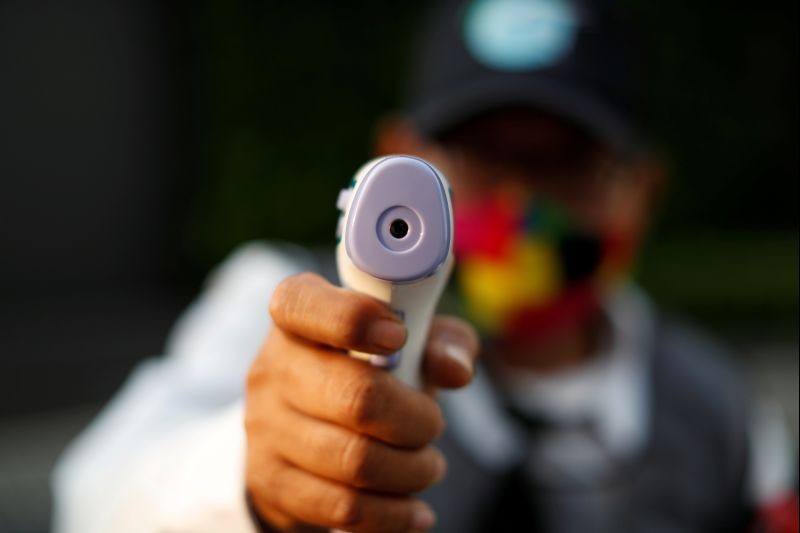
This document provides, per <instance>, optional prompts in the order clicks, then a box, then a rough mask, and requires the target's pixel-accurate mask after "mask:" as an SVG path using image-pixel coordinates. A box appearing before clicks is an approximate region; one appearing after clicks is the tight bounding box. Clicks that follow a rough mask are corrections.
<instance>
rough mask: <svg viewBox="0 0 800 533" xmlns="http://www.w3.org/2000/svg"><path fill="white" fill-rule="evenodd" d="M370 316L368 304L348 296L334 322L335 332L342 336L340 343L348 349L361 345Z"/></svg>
mask: <svg viewBox="0 0 800 533" xmlns="http://www.w3.org/2000/svg"><path fill="white" fill-rule="evenodd" d="M372 315H373V309H372V306H371V305H370V302H368V301H366V300H364V299H363V298H360V297H358V296H356V295H349V297H348V298H347V302H346V303H345V305H343V306H342V312H341V313H339V314H338V316H337V320H336V322H337V323H336V327H337V331H339V332H340V333H341V335H342V343H343V344H345V345H346V346H348V347H354V346H358V345H360V344H361V343H363V342H364V339H365V338H366V332H367V328H368V327H369V323H370V321H371V319H372Z"/></svg>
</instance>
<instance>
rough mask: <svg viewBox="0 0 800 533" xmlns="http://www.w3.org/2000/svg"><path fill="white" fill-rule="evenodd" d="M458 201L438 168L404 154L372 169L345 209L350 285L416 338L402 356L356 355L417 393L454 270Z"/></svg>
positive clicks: (357, 180)
mask: <svg viewBox="0 0 800 533" xmlns="http://www.w3.org/2000/svg"><path fill="white" fill-rule="evenodd" d="M450 196H451V195H450V186H449V184H448V183H447V180H446V178H445V177H444V176H443V175H442V173H441V172H439V171H438V170H437V169H435V168H434V167H433V166H432V165H430V164H428V163H427V162H425V161H423V160H422V159H418V158H416V157H409V156H402V155H396V156H388V157H383V158H378V159H373V160H372V161H369V162H368V163H366V164H365V165H364V166H363V167H361V169H360V170H359V171H358V172H357V173H356V175H355V177H354V178H353V180H352V182H351V183H350V187H349V188H347V189H344V190H342V191H341V193H340V194H339V201H338V202H337V207H338V208H339V209H340V210H341V211H342V214H341V216H340V217H339V228H338V230H337V238H338V244H337V246H336V263H337V267H338V270H339V278H340V279H341V282H342V285H344V286H345V287H347V288H349V289H352V290H355V291H358V292H361V293H364V294H367V295H369V296H372V297H373V298H377V299H378V300H381V301H383V302H385V303H386V304H388V305H389V307H390V308H391V309H392V310H393V311H394V312H395V313H396V314H397V315H398V316H399V317H400V318H401V319H402V320H403V321H404V322H405V325H406V328H407V331H408V337H407V340H406V343H405V345H404V346H403V348H402V349H401V350H400V351H399V352H397V353H394V354H392V355H389V356H383V355H375V354H365V353H358V352H351V355H353V356H355V357H358V358H360V359H365V360H367V361H369V362H370V363H372V364H374V365H378V366H382V367H386V368H390V369H391V371H392V373H393V374H394V375H395V376H397V377H398V378H399V379H400V380H401V381H403V382H405V383H406V384H408V385H410V386H412V387H414V388H417V389H418V388H420V387H421V385H422V382H421V376H420V370H421V363H422V355H423V351H424V349H425V341H426V339H427V337H428V330H429V327H430V322H431V318H432V317H433V313H434V311H435V309H436V304H437V302H438V301H439V297H440V296H441V294H442V291H443V289H444V287H445V285H446V284H447V279H448V277H449V276H450V271H451V270H452V268H453V207H452V200H451V197H450Z"/></svg>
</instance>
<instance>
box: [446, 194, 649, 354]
mask: <svg viewBox="0 0 800 533" xmlns="http://www.w3.org/2000/svg"><path fill="white" fill-rule="evenodd" d="M632 252H633V243H632V239H630V238H624V237H621V236H615V235H595V234H592V233H591V232H588V231H585V230H583V229H582V228H581V227H580V226H579V225H578V224H576V223H575V222H574V221H572V220H571V219H570V217H569V216H568V214H567V212H566V211H565V210H564V209H562V208H560V207H559V206H558V205H557V204H556V203H554V202H551V201H548V200H545V199H542V198H537V199H534V200H533V201H527V200H522V199H520V198H519V197H515V196H513V195H508V194H505V195H502V194H501V195H496V196H493V197H490V198H486V199H482V200H480V201H477V202H470V203H461V204H459V203H456V205H455V253H456V257H457V258H458V262H457V265H458V267H457V272H456V276H457V280H458V284H459V288H460V290H461V293H462V297H463V299H464V305H465V306H466V310H467V313H468V314H469V315H470V318H471V319H472V320H473V321H474V322H475V323H476V325H477V326H478V327H479V328H480V329H481V330H482V332H483V333H484V334H486V335H488V336H490V337H494V338H502V339H505V340H510V341H514V342H525V341H530V340H535V339H542V338H544V337H546V336H548V335H549V334H554V333H557V332H559V331H563V330H564V329H566V328H568V327H570V326H572V325H574V324H576V323H578V322H580V321H582V320H583V319H584V318H585V317H586V316H587V315H588V314H589V313H591V312H592V311H594V310H596V309H597V305H598V304H599V302H600V300H601V298H602V295H603V293H604V292H605V291H607V290H609V288H610V287H611V286H613V285H614V284H615V282H617V281H619V280H620V279H622V278H624V277H625V274H627V272H628V270H629V268H630V263H631V258H632Z"/></svg>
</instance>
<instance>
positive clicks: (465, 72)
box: [407, 0, 645, 150]
mask: <svg viewBox="0 0 800 533" xmlns="http://www.w3.org/2000/svg"><path fill="white" fill-rule="evenodd" d="M628 15H629V14H628V13H626V12H624V11H623V10H621V9H620V8H619V7H618V6H617V5H616V4H615V3H614V2H611V1H610V0H584V1H581V0H471V1H464V0H458V1H455V0H444V1H442V2H439V3H437V5H435V6H434V7H433V9H432V10H431V11H430V13H429V15H428V18H427V19H426V20H425V22H424V24H423V26H422V28H421V29H422V31H421V33H420V35H419V40H418V42H417V48H416V51H415V56H414V58H413V66H412V76H411V87H410V94H409V98H408V109H407V111H408V113H409V115H410V117H411V120H412V121H413V123H414V124H415V125H416V127H417V128H418V129H419V130H420V132H421V133H423V134H424V135H427V136H430V137H437V136H439V135H441V134H443V133H445V132H446V131H447V130H448V129H450V128H452V127H454V126H457V125H459V124H461V123H463V122H465V121H467V120H468V119H470V118H472V117H475V116H477V115H480V114H482V113H484V112H487V111H490V110H492V109H495V108H502V107H509V106H520V105H521V106H531V107H533V108H538V109H542V110H545V111H548V112H551V113H553V114H555V115H557V116H560V117H563V118H564V119H565V120H568V121H570V122H572V123H573V124H575V125H577V126H578V127H581V128H583V129H585V130H586V131H587V132H588V133H589V134H591V135H592V136H594V137H595V138H597V139H599V140H601V141H603V142H605V143H607V144H608V145H610V146H612V147H614V148H617V149H620V150H629V149H632V148H634V147H635V146H636V145H638V144H639V143H640V141H641V137H642V132H641V113H642V108H643V103H644V102H643V100H644V92H645V87H644V56H645V54H644V44H645V43H644V39H643V38H642V34H641V32H640V31H639V30H638V28H637V27H636V25H635V24H634V23H633V22H632V20H631V19H630V18H629V16H628Z"/></svg>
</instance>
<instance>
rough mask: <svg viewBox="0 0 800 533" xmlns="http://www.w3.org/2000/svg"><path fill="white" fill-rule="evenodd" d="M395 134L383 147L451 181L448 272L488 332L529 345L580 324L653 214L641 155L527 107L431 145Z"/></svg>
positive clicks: (495, 114) (592, 313)
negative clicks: (452, 253)
mask: <svg viewBox="0 0 800 533" xmlns="http://www.w3.org/2000/svg"><path fill="white" fill-rule="evenodd" d="M390 137H391V136H390ZM395 137H396V138H395V141H397V139H399V142H390V143H383V146H382V147H381V148H382V151H384V152H405V153H411V154H415V155H418V156H420V157H422V158H425V159H427V160H429V161H431V162H432V163H433V164H434V165H436V166H437V167H439V168H440V169H441V170H442V171H443V172H444V173H445V174H446V175H447V177H448V179H449V180H450V183H451V185H452V188H453V198H454V209H455V217H456V228H455V229H456V242H455V250H456V255H457V259H458V262H457V272H456V276H457V279H458V281H459V286H460V288H461V289H462V294H463V296H464V298H465V304H466V308H467V310H468V312H469V313H470V314H471V318H472V319H473V321H474V322H475V323H476V324H477V325H478V326H479V327H481V328H482V329H483V331H484V333H485V334H486V335H487V337H489V338H492V337H494V338H496V339H499V340H501V341H509V343H510V344H514V345H517V346H519V345H524V346H525V347H526V350H527V351H530V350H529V348H530V347H532V346H534V347H535V346H536V345H540V346H543V345H547V344H548V343H550V342H551V341H552V340H553V339H554V338H559V337H563V336H564V335H567V336H569V335H571V334H574V333H575V332H579V331H581V330H583V329H585V328H587V327H588V325H589V324H590V323H591V322H592V320H593V318H594V317H596V315H597V314H598V310H599V305H600V302H601V301H602V297H603V292H604V291H607V290H609V288H610V287H611V285H613V283H614V282H615V281H618V280H619V279H622V278H624V276H625V274H627V272H628V270H629V269H630V264H631V261H632V258H633V256H634V255H635V251H636V248H637V247H638V245H639V242H640V241H641V239H642V236H643V233H644V230H645V228H646V225H647V221H648V219H649V214H650V213H649V212H650V207H651V199H652V194H653V190H654V187H653V184H654V181H655V180H654V179H653V177H654V176H655V174H654V173H653V172H651V170H650V169H651V167H649V166H648V165H647V164H645V160H644V159H643V158H641V157H630V156H629V157H623V156H621V155H619V154H617V153H615V152H613V151H612V150H610V149H609V148H607V147H606V146H604V145H603V144H601V143H599V142H597V141H596V140H594V139H593V138H592V137H591V136H589V135H588V134H586V133H585V132H583V131H582V130H580V129H579V128H577V127H575V126H573V125H571V124H570V123H568V122H566V121H565V120H562V119H559V118H558V117H556V116H554V115H552V114H549V113H545V112H540V111H536V110H532V109H526V108H509V109H503V110H496V111H492V112H490V113H487V114H484V115H482V116H479V117H477V118H475V119H472V120H470V121H468V122H467V123H464V124H462V125H460V126H458V127H456V128H454V129H452V130H451V131H449V132H447V133H446V134H444V135H443V136H442V137H441V138H439V139H437V140H424V139H421V138H420V137H419V136H417V135H416V134H414V132H413V131H412V130H405V134H403V135H399V136H398V135H395Z"/></svg>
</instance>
